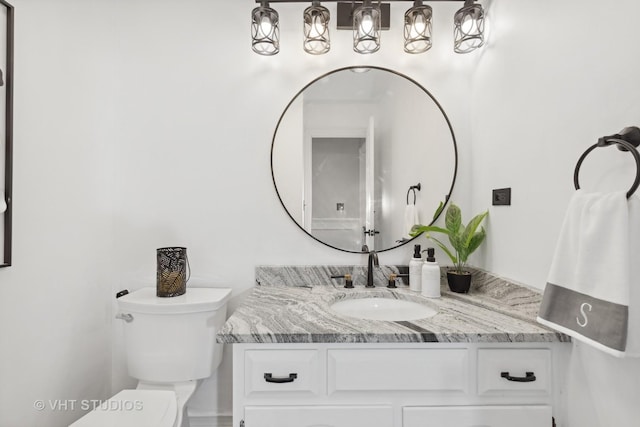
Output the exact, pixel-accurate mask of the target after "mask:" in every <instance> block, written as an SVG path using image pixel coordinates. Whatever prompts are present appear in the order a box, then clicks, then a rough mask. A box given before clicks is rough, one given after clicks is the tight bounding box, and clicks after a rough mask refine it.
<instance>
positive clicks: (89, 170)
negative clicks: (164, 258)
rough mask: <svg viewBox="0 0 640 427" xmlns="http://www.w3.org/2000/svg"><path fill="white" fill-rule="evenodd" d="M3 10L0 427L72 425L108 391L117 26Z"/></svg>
mask: <svg viewBox="0 0 640 427" xmlns="http://www.w3.org/2000/svg"><path fill="white" fill-rule="evenodd" d="M11 3H13V4H14V6H15V10H16V15H15V16H16V21H15V23H16V32H15V104H14V113H15V119H14V120H15V121H14V123H15V134H14V143H15V153H14V227H13V266H12V267H10V268H5V269H0V425H1V426H8V427H14V426H15V427H22V426H45V427H46V426H66V425H68V424H69V423H70V422H71V421H72V420H74V419H75V418H76V417H77V415H76V414H75V413H74V411H71V410H70V405H72V404H73V403H72V401H71V400H72V399H77V400H78V402H77V404H78V405H80V402H79V401H80V400H81V399H104V398H106V397H108V395H109V393H110V391H111V390H110V366H111V329H110V322H111V320H110V319H111V316H112V313H111V305H110V302H109V301H110V296H111V281H112V277H113V276H114V275H117V272H118V266H117V265H114V264H113V259H114V257H113V250H114V245H113V239H112V237H111V236H112V231H113V226H112V225H113V214H112V210H111V206H112V199H113V173H112V170H113V154H114V144H115V142H116V141H115V138H114V116H113V113H114V96H113V93H114V85H113V74H114V56H113V53H114V47H115V45H114V43H113V37H112V36H111V35H112V34H113V32H114V26H113V23H114V19H115V16H114V10H113V7H112V6H111V5H110V3H109V2H105V1H103V0H66V1H61V0H60V1H55V2H53V1H50V0H29V1H25V0H12V1H11ZM39 399H41V400H43V401H44V402H43V403H44V404H45V405H46V408H45V409H44V410H42V411H38V410H36V409H35V408H34V404H35V405H37V403H35V402H36V401H37V400H39ZM50 401H51V402H50ZM55 401H61V402H60V404H61V405H64V404H65V403H64V402H63V401H66V402H67V410H63V409H62V407H58V410H55V409H53V408H52V406H51V405H55V404H57V403H56V402H55Z"/></svg>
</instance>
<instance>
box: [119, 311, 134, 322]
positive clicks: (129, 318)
mask: <svg viewBox="0 0 640 427" xmlns="http://www.w3.org/2000/svg"><path fill="white" fill-rule="evenodd" d="M116 319H122V320H124V321H125V322H127V323H131V322H133V314H129V313H118V314H116Z"/></svg>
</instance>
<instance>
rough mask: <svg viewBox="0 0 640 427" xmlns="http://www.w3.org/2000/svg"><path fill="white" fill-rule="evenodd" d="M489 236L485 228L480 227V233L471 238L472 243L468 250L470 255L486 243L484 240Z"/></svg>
mask: <svg viewBox="0 0 640 427" xmlns="http://www.w3.org/2000/svg"><path fill="white" fill-rule="evenodd" d="M486 236H487V233H486V232H485V231H484V227H480V231H478V232H476V234H474V235H473V237H471V241H470V242H469V247H468V248H467V250H468V251H469V255H471V254H472V253H473V252H474V251H475V250H476V249H478V247H479V246H480V245H481V244H482V242H483V241H484V238H485V237H486Z"/></svg>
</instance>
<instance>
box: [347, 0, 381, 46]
mask: <svg viewBox="0 0 640 427" xmlns="http://www.w3.org/2000/svg"><path fill="white" fill-rule="evenodd" d="M380 15H381V13H380V8H379V7H378V6H372V5H371V1H365V2H364V3H363V4H362V6H360V7H358V8H357V9H356V10H355V11H354V12H353V50H355V51H356V52H358V53H373V52H377V51H378V50H379V49H380V27H381V22H380V20H381V18H380Z"/></svg>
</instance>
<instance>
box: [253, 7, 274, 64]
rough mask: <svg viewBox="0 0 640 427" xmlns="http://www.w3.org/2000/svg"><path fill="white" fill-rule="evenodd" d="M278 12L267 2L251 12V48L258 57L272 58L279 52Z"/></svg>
mask: <svg viewBox="0 0 640 427" xmlns="http://www.w3.org/2000/svg"><path fill="white" fill-rule="evenodd" d="M278 21H279V18H278V12H276V11H275V10H274V9H272V8H270V7H269V2H268V1H267V0H261V1H260V6H258V7H256V8H255V9H253V11H252V12H251V48H252V49H253V51H254V52H255V53H257V54H260V55H266V56H272V55H275V54H276V53H278V52H280V24H279V22H278Z"/></svg>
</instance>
